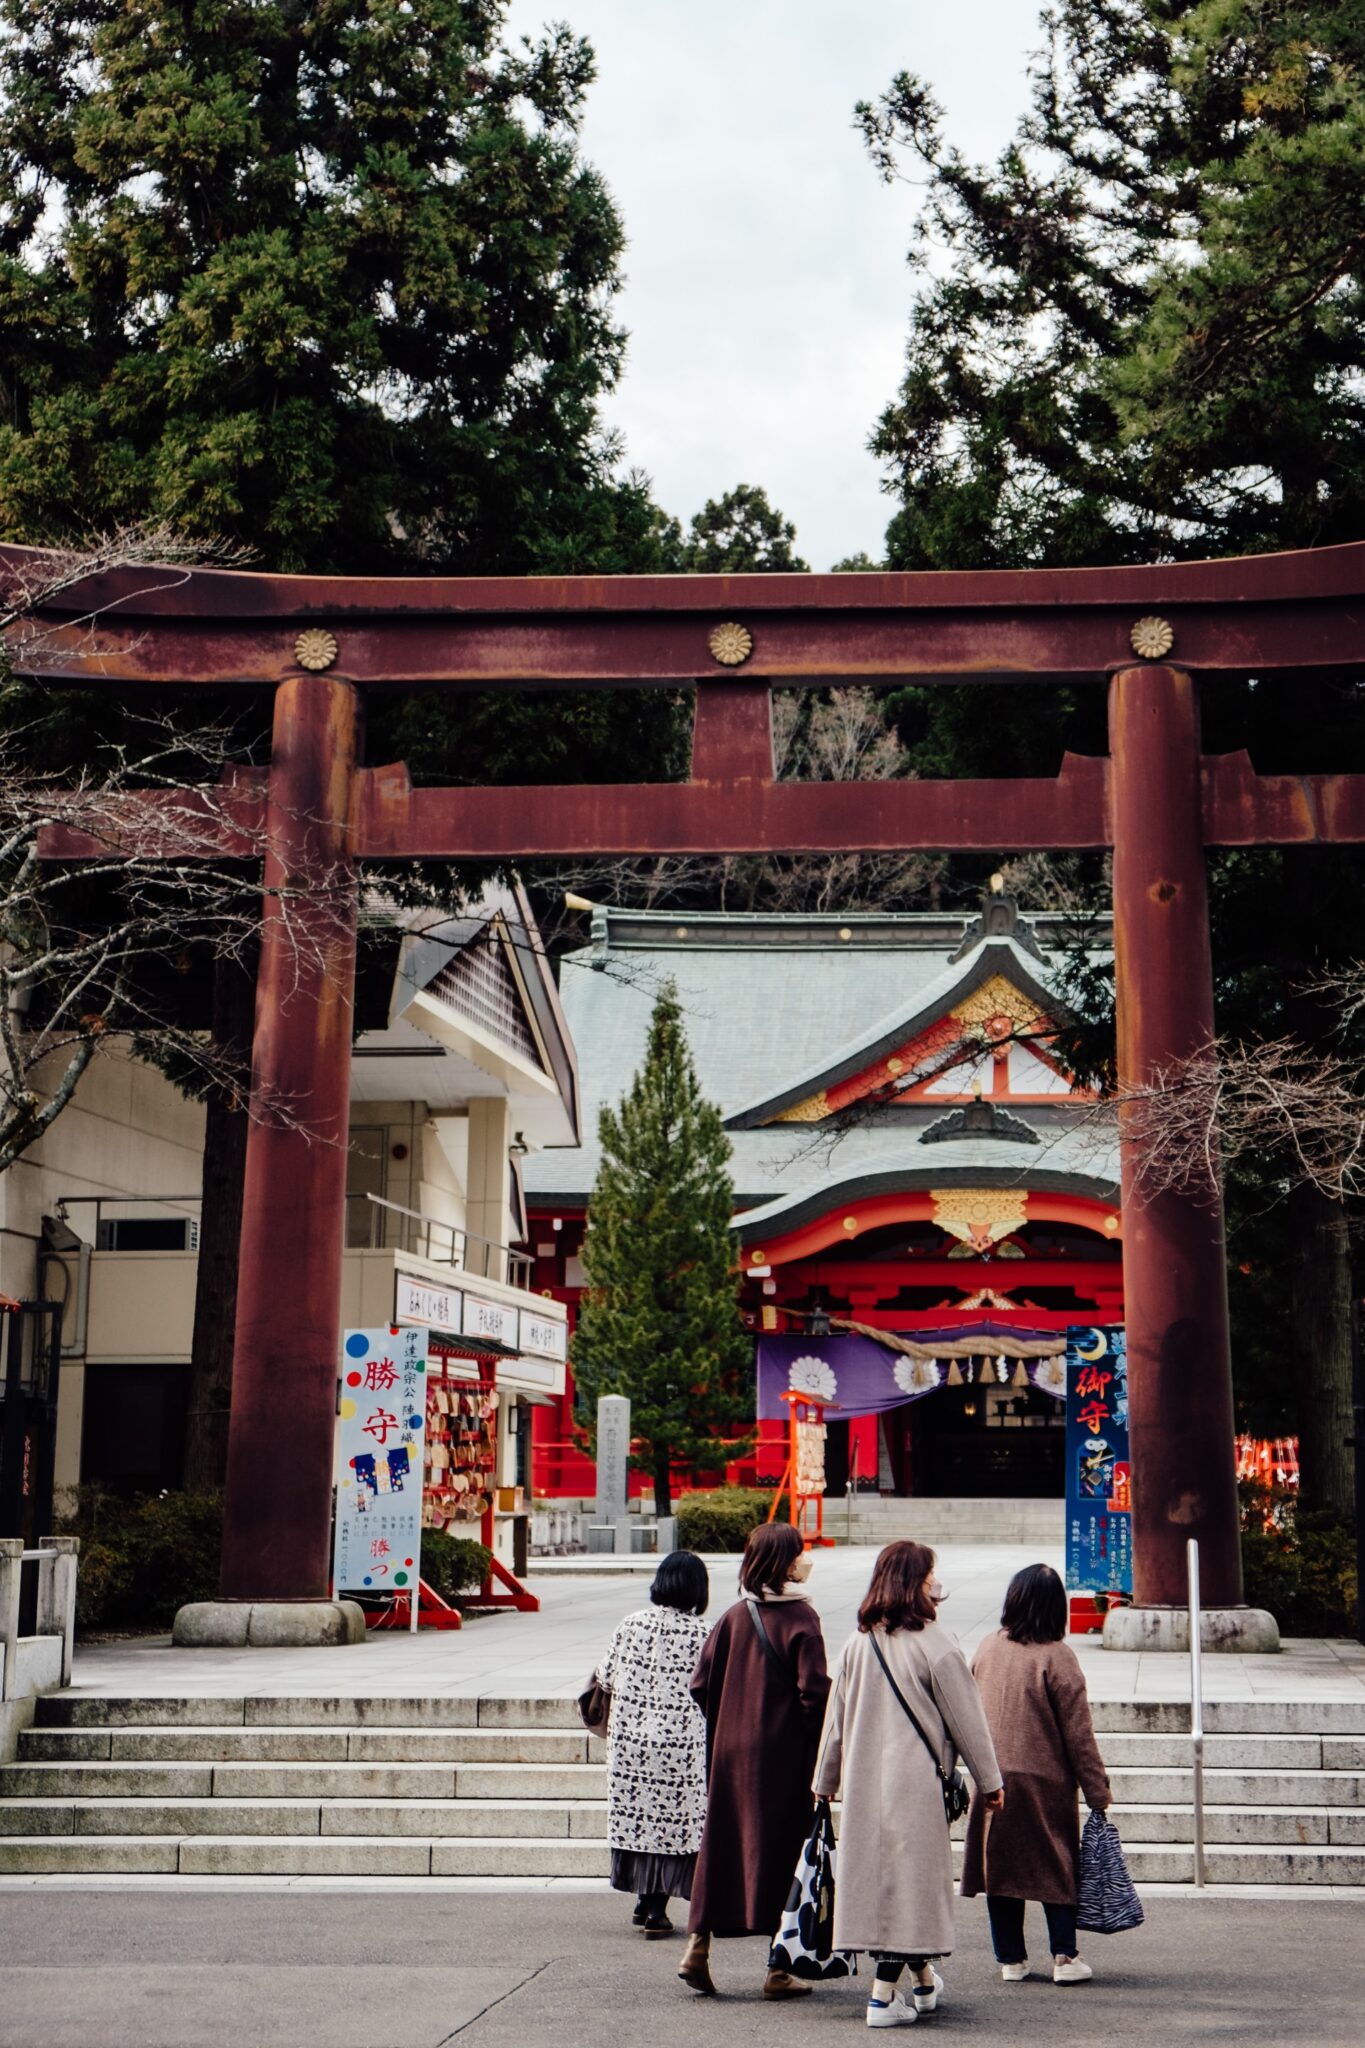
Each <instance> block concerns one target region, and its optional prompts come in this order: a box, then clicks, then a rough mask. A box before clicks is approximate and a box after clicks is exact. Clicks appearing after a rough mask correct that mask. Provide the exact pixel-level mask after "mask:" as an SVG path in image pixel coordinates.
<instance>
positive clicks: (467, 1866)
mask: <svg viewBox="0 0 1365 2048" xmlns="http://www.w3.org/2000/svg"><path fill="white" fill-rule="evenodd" d="M1125 1851H1126V1854H1127V1859H1128V1866H1129V1869H1130V1870H1131V1872H1132V1874H1133V1878H1134V1880H1135V1882H1136V1883H1137V1884H1138V1885H1139V1886H1141V1885H1143V1884H1157V1883H1161V1884H1188V1883H1190V1882H1192V1881H1193V1876H1194V1857H1193V1851H1192V1849H1190V1848H1189V1847H1187V1846H1185V1845H1183V1844H1154V1843H1141V1842H1129V1843H1126V1844H1125ZM1206 1862H1207V1876H1208V1880H1209V1882H1210V1883H1211V1884H1303V1885H1315V1884H1341V1885H1360V1884H1365V1849H1353V1848H1333V1847H1331V1846H1325V1847H1324V1846H1314V1847H1307V1848H1289V1847H1283V1848H1282V1847H1219V1846H1213V1847H1211V1848H1210V1849H1209V1850H1208V1853H1207V1857H1206ZM609 1867H610V1857H609V1853H608V1851H607V1848H606V1845H605V1843H602V1842H596V1841H574V1840H571V1839H569V1840H566V1839H564V1838H563V1837H559V1838H546V1837H530V1836H527V1837H519V1838H517V1839H515V1840H500V1839H497V1838H490V1837H472V1836H464V1837H460V1836H444V1837H413V1838H408V1837H403V1836H400V1837H393V1836H385V1837H381V1836H374V1835H366V1836H361V1835H353V1836H343V1835H336V1836H311V1837H310V1836H297V1835H295V1836H262V1835H200V1836H176V1835H132V1836H130V1835H122V1836H121V1835H102V1836H65V1837H63V1836H19V1837H15V1836H3V1837H0V1872H3V1873H6V1874H11V1875H18V1874H39V1873H43V1872H53V1873H56V1872H65V1873H69V1874H84V1873H90V1872H127V1873H130V1874H131V1873H143V1874H152V1873H161V1874H178V1875H180V1876H184V1877H196V1876H197V1877H223V1876H272V1877H280V1876H360V1877H426V1876H432V1877H503V1878H515V1877H595V1878H605V1877H606V1875H607V1873H608V1870H609Z"/></svg>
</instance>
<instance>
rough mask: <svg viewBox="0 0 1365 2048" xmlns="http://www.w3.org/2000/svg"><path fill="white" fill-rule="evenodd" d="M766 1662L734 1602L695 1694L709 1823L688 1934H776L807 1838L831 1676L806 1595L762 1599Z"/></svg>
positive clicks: (704, 1657)
mask: <svg viewBox="0 0 1365 2048" xmlns="http://www.w3.org/2000/svg"><path fill="white" fill-rule="evenodd" d="M763 1620H764V1624H765V1626H766V1628H767V1631H768V1638H769V1640H770V1642H771V1643H772V1646H773V1649H774V1650H775V1651H776V1653H777V1662H776V1664H774V1662H773V1661H772V1660H771V1659H770V1658H769V1657H768V1655H767V1653H766V1652H765V1650H764V1648H763V1645H762V1643H761V1642H760V1641H759V1638H758V1632H757V1630H756V1629H755V1628H754V1625H753V1622H752V1620H751V1619H750V1616H749V1613H748V1603H747V1602H746V1601H744V1600H739V1601H737V1602H736V1603H735V1605H734V1606H733V1607H731V1608H730V1609H728V1611H727V1612H726V1613H724V1614H723V1615H722V1616H721V1618H720V1620H719V1621H718V1622H717V1623H716V1625H715V1627H714V1628H713V1629H712V1631H711V1633H710V1635H709V1636H708V1637H707V1639H706V1647H705V1648H704V1649H703V1651H702V1653H701V1658H700V1660H699V1662H698V1664H697V1668H696V1671H695V1672H694V1674H693V1678H692V1697H693V1699H694V1700H695V1701H696V1702H697V1705H698V1706H699V1707H700V1708H701V1710H702V1712H703V1714H704V1715H705V1716H706V1741H707V1787H706V1825H705V1826H704V1828H703V1829H702V1837H701V1852H700V1854H699V1855H698V1857H697V1869H696V1875H695V1876H694V1878H693V1880H692V1910H691V1914H690V1916H689V1920H688V1925H689V1927H690V1928H691V1930H692V1931H693V1933H699V1932H706V1933H710V1934H714V1935H727V1934H768V1935H772V1934H775V1933H776V1932H777V1929H778V1925H779V1923H780V1921H781V1919H782V1912H783V1908H784V1907H785V1906H786V1903H787V1893H788V1892H789V1891H790V1889H791V1881H792V1878H793V1876H794V1874H795V1871H796V1863H797V1858H798V1856H799V1855H800V1853H801V1845H802V1843H803V1842H804V1841H805V1839H806V1836H807V1835H808V1834H809V1832H810V1824H811V1816H812V1813H813V1811H814V1802H813V1799H812V1795H811V1789H810V1785H811V1775H812V1772H813V1771H814V1768H815V1752H816V1749H817V1748H818V1746H819V1741H820V1727H821V1723H822V1721H823V1719H824V1713H825V1698H826V1695H827V1694H828V1692H829V1672H828V1670H827V1668H826V1665H825V1642H824V1637H823V1636H822V1635H821V1633H820V1618H819V1616H818V1615H817V1614H816V1612H815V1609H814V1608H813V1607H812V1606H811V1605H810V1603H809V1602H808V1601H806V1600H798V1599H791V1598H783V1599H780V1600H765V1601H764V1603H763Z"/></svg>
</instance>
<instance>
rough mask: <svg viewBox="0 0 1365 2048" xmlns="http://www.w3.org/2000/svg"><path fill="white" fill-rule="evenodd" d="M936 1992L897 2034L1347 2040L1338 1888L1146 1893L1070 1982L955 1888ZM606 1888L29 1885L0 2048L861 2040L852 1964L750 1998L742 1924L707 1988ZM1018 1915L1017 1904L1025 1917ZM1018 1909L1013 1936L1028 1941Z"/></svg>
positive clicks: (1356, 1968) (749, 1948)
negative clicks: (36, 1888) (997, 1944)
mask: <svg viewBox="0 0 1365 2048" xmlns="http://www.w3.org/2000/svg"><path fill="white" fill-rule="evenodd" d="M957 1910H958V1928H959V1948H958V1951H957V1953H956V1954H955V1955H954V1956H953V1958H952V1960H951V1962H950V1963H949V1964H948V1965H947V1966H946V1969H945V1975H946V1977H947V1981H948V2000H947V2003H946V2004H945V2007H944V2010H943V2011H942V2012H941V2013H940V2014H938V2015H937V2016H935V2017H934V2018H933V2019H932V2020H924V2021H921V2022H920V2025H921V2026H922V2027H928V2028H930V2029H931V2030H932V2031H931V2032H930V2033H928V2034H924V2035H920V2036H918V2037H917V2038H919V2039H920V2040H921V2041H922V2042H923V2044H924V2048H930V2044H931V2043H932V2042H933V2040H934V2039H935V2038H936V2037H937V2036H938V2035H940V2034H942V2035H945V2036H946V2037H947V2038H948V2039H949V2040H955V2041H963V2042H965V2041H967V2040H973V2041H980V2042H982V2043H983V2044H1006V2043H1008V2044H1009V2048H1025V2044H1028V2043H1030V2042H1037V2043H1038V2044H1039V2048H1044V2044H1046V2048H1051V2044H1054V2043H1058V2044H1068V2043H1075V2044H1084V2048H1101V2044H1105V2048H1108V2044H1111V2043H1113V2042H1115V2041H1119V2040H1122V2041H1124V2042H1125V2043H1132V2044H1135V2048H1136V2044H1142V2043H1151V2044H1153V2048H1158V2044H1159V2048H1186V2044H1215V2043H1217V2044H1228V2043H1242V2042H1245V2041H1249V2040H1254V2041H1258V2042H1265V2043H1267V2044H1269V2048H1280V2044H1284V2043H1294V2042H1305V2043H1307V2042H1312V2043H1314V2044H1316V2048H1358V2044H1359V2042H1360V2040H1361V2012H1362V2010H1365V1941H1362V1938H1361V1937H1362V1932H1365V1922H1362V1909H1361V1907H1360V1905H1359V1904H1357V1903H1347V1902H1320V1901H1319V1902H1313V1903H1303V1904H1301V1903H1299V1902H1298V1901H1290V1900H1284V1899H1276V1900H1274V1901H1270V1900H1266V1899H1253V1900H1237V1901H1228V1900H1225V1899H1202V1900H1198V1901H1195V1902H1191V1901H1190V1900H1188V1899H1184V1900H1181V1901H1179V1902H1177V1901H1175V1900H1170V1899H1160V1898H1158V1899H1154V1900H1152V1901H1150V1902H1149V1908H1148V1922H1147V1925H1146V1926H1145V1927H1143V1928H1141V1929H1139V1930H1137V1931H1136V1932H1134V1933H1132V1934H1127V1935H1120V1936H1116V1937H1114V1938H1112V1939H1111V1940H1108V1941H1105V1940H1103V1939H1101V1938H1099V1937H1091V1938H1090V1940H1089V1942H1088V1943H1087V1953H1088V1955H1089V1958H1090V1960H1091V1961H1092V1963H1093V1964H1094V1966H1095V1969H1096V1980H1095V1982H1094V1983H1093V1984H1090V1985H1085V1986H1080V1987H1076V1988H1074V1989H1073V1988H1068V1989H1059V1988H1058V1987H1056V1986H1054V1985H1053V1984H1052V1983H1051V1981H1050V1977H1048V1978H1042V1977H1040V1978H1037V1979H1032V1980H1030V1981H1029V1982H1027V1983H1025V1984H1022V1985H1009V1986H1006V1985H1003V1984H1001V1982H1000V1980H999V1974H998V1972H997V1970H996V1969H995V1966H994V1963H993V1961H992V1958H991V1954H990V1946H989V1941H988V1938H987V1935H986V1925H985V1912H984V1909H983V1907H982V1905H981V1902H980V1901H979V1900H975V1901H966V1902H961V1903H959V1906H958V1909H957ZM628 1914H629V1901H626V1900H622V1899H620V1898H617V1897H614V1896H611V1895H606V1896H604V1895H602V1894H600V1893H597V1894H594V1895H575V1894H565V1893H558V1894H552V1893H543V1894H541V1895H539V1896H537V1897H535V1898H528V1897H526V1896H524V1895H521V1896H517V1895H509V1894H505V1893H501V1894H500V1893H497V1892H493V1893H491V1894H484V1895H478V1894H473V1893H469V1892H461V1893H458V1894H454V1895H451V1894H449V1893H447V1894H445V1895H442V1896H433V1895H432V1894H431V1893H430V1892H424V1893H407V1894H402V1895H399V1896H394V1895H392V1894H386V1895H384V1896H379V1895H377V1894H375V1893H366V1892H362V1893H356V1892H345V1893H332V1894H330V1895H326V1896H324V1895H320V1894H318V1893H308V1894H289V1895H280V1894H271V1895H263V1894H261V1893H258V1892H257V1893H242V1892H236V1893H233V1892H214V1893H213V1894H212V1895H209V1896H205V1895H203V1894H200V1895H197V1896H195V1897H186V1896H185V1895H183V1894H178V1895H170V1894H166V1893H161V1894H149V1893H141V1894H135V1895H129V1894H123V1895H111V1894H109V1893H107V1892H105V1893H99V1892H88V1891H86V1892H60V1893H59V1892H45V1893H42V1894H34V1893H28V1894H6V1895H5V1896H4V1897H0V2048H338V2044H343V2043H344V2044H348V2048H349V2044H361V2048H449V2044H451V2043H457V2042H458V2043H460V2044H465V2043H467V2044H468V2048H606V2044H610V2048H748V2044H750V2043H753V2042H756V2041H763V2040H771V2041H773V2042H774V2043H781V2044H783V2048H787V2044H791V2048H796V2044H800V2043H814V2042H816V2041H824V2042H828V2041H829V2040H830V2039H831V2038H833V2039H836V2040H838V2039H842V2040H845V2041H848V2042H850V2043H851V2042H853V2041H855V2040H859V2039H864V2038H866V2030H865V2028H864V2026H863V2013H864V2000H865V1998H866V1993H867V1983H866V1980H865V1979H860V1980H858V1981H856V1982H854V1983H851V1984H850V1983H848V1982H845V1983H843V1984H835V1985H830V1986H826V1987H822V1988H821V1989H819V1990H817V1991H816V1992H815V1994H814V1995H813V1996H812V1997H811V1998H809V1999H804V2000H802V2001H800V2003H799V2004H795V2005H790V2006H773V2005H765V2004H764V2003H763V2002H762V2000H761V1999H760V1998H759V1996H758V1990H759V1985H760V1983H761V1972H762V1967H763V1953H764V1952H763V1945H762V1944H761V1943H759V1942H727V1943H725V1944H717V1950H716V1959H715V1975H716V1980H717V1983H718V1985H719V1986H720V1987H721V1989H722V1990H723V1992H724V1994H725V1995H724V1996H723V1997H721V1998H717V1999H698V1998H696V1997H695V1996H694V1995H693V1994H692V1993H690V1992H688V1991H686V1990H684V1988H683V1987H682V1986H681V1985H679V1984H678V1982H677V1980H676V1976H675V1974H674V1973H675V1971H676V1968H677V1961H678V1956H679V1954H680V1953H681V1943H680V1941H679V1940H677V1939H675V1940H673V1941H671V1942H667V1943H664V1942H658V1943H645V1942H643V1941H642V1940H641V1939H640V1937H639V1936H638V1935H636V1934H635V1933H634V1932H633V1931H632V1930H631V1928H630V1927H629V1925H628ZM1035 1922H1036V1923H1037V1924H1035ZM1042 1933H1043V1930H1042V1926H1041V1916H1040V1915H1039V1914H1038V1912H1037V1909H1036V1908H1031V1909H1030V1921H1029V1934H1030V1939H1031V1940H1032V1941H1033V1943H1034V1949H1035V1956H1036V1959H1037V1961H1038V1962H1039V1963H1040V1964H1041V1961H1042V1954H1041V1950H1042Z"/></svg>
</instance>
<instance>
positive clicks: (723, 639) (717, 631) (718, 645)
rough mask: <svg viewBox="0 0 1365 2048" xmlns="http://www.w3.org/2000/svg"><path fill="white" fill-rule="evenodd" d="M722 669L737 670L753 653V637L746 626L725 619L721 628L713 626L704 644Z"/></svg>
mask: <svg viewBox="0 0 1365 2048" xmlns="http://www.w3.org/2000/svg"><path fill="white" fill-rule="evenodd" d="M706 644H707V646H708V647H709V648H710V650H711V652H712V654H714V656H715V657H716V660H717V661H718V662H719V663H720V664H721V666H722V668H738V667H739V665H740V663H741V662H742V661H747V660H748V659H749V656H750V655H751V654H752V653H753V651H754V636H753V634H752V633H751V632H750V631H749V628H748V627H747V626H739V625H736V624H735V621H734V620H733V619H727V620H726V622H725V624H724V625H723V626H713V627H712V628H711V633H710V637H709V639H708V640H707V642H706Z"/></svg>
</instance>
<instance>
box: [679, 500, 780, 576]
mask: <svg viewBox="0 0 1365 2048" xmlns="http://www.w3.org/2000/svg"><path fill="white" fill-rule="evenodd" d="M795 541H796V528H795V527H794V526H793V525H792V523H791V521H790V520H789V519H784V518H783V516H782V514H781V513H780V512H779V511H778V509H777V507H776V506H775V505H773V504H770V502H769V500H768V494H767V492H766V491H765V490H762V489H761V488H760V487H759V486H757V485H755V484H736V486H735V488H734V489H733V490H732V491H726V493H725V495H724V496H723V497H721V498H708V499H707V501H706V503H705V505H703V507H702V509H701V511H700V512H698V513H696V514H695V515H694V517H693V519H692V523H691V525H690V526H689V527H688V530H687V538H686V540H684V541H682V542H681V543H680V545H679V547H678V556H677V566H678V568H680V569H685V570H687V571H689V572H690V573H692V574H694V575H697V574H711V575H734V574H736V573H737V572H738V571H740V570H772V569H809V567H810V564H809V563H808V562H803V561H802V560H801V557H800V556H799V555H798V554H797V553H796V551H795Z"/></svg>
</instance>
